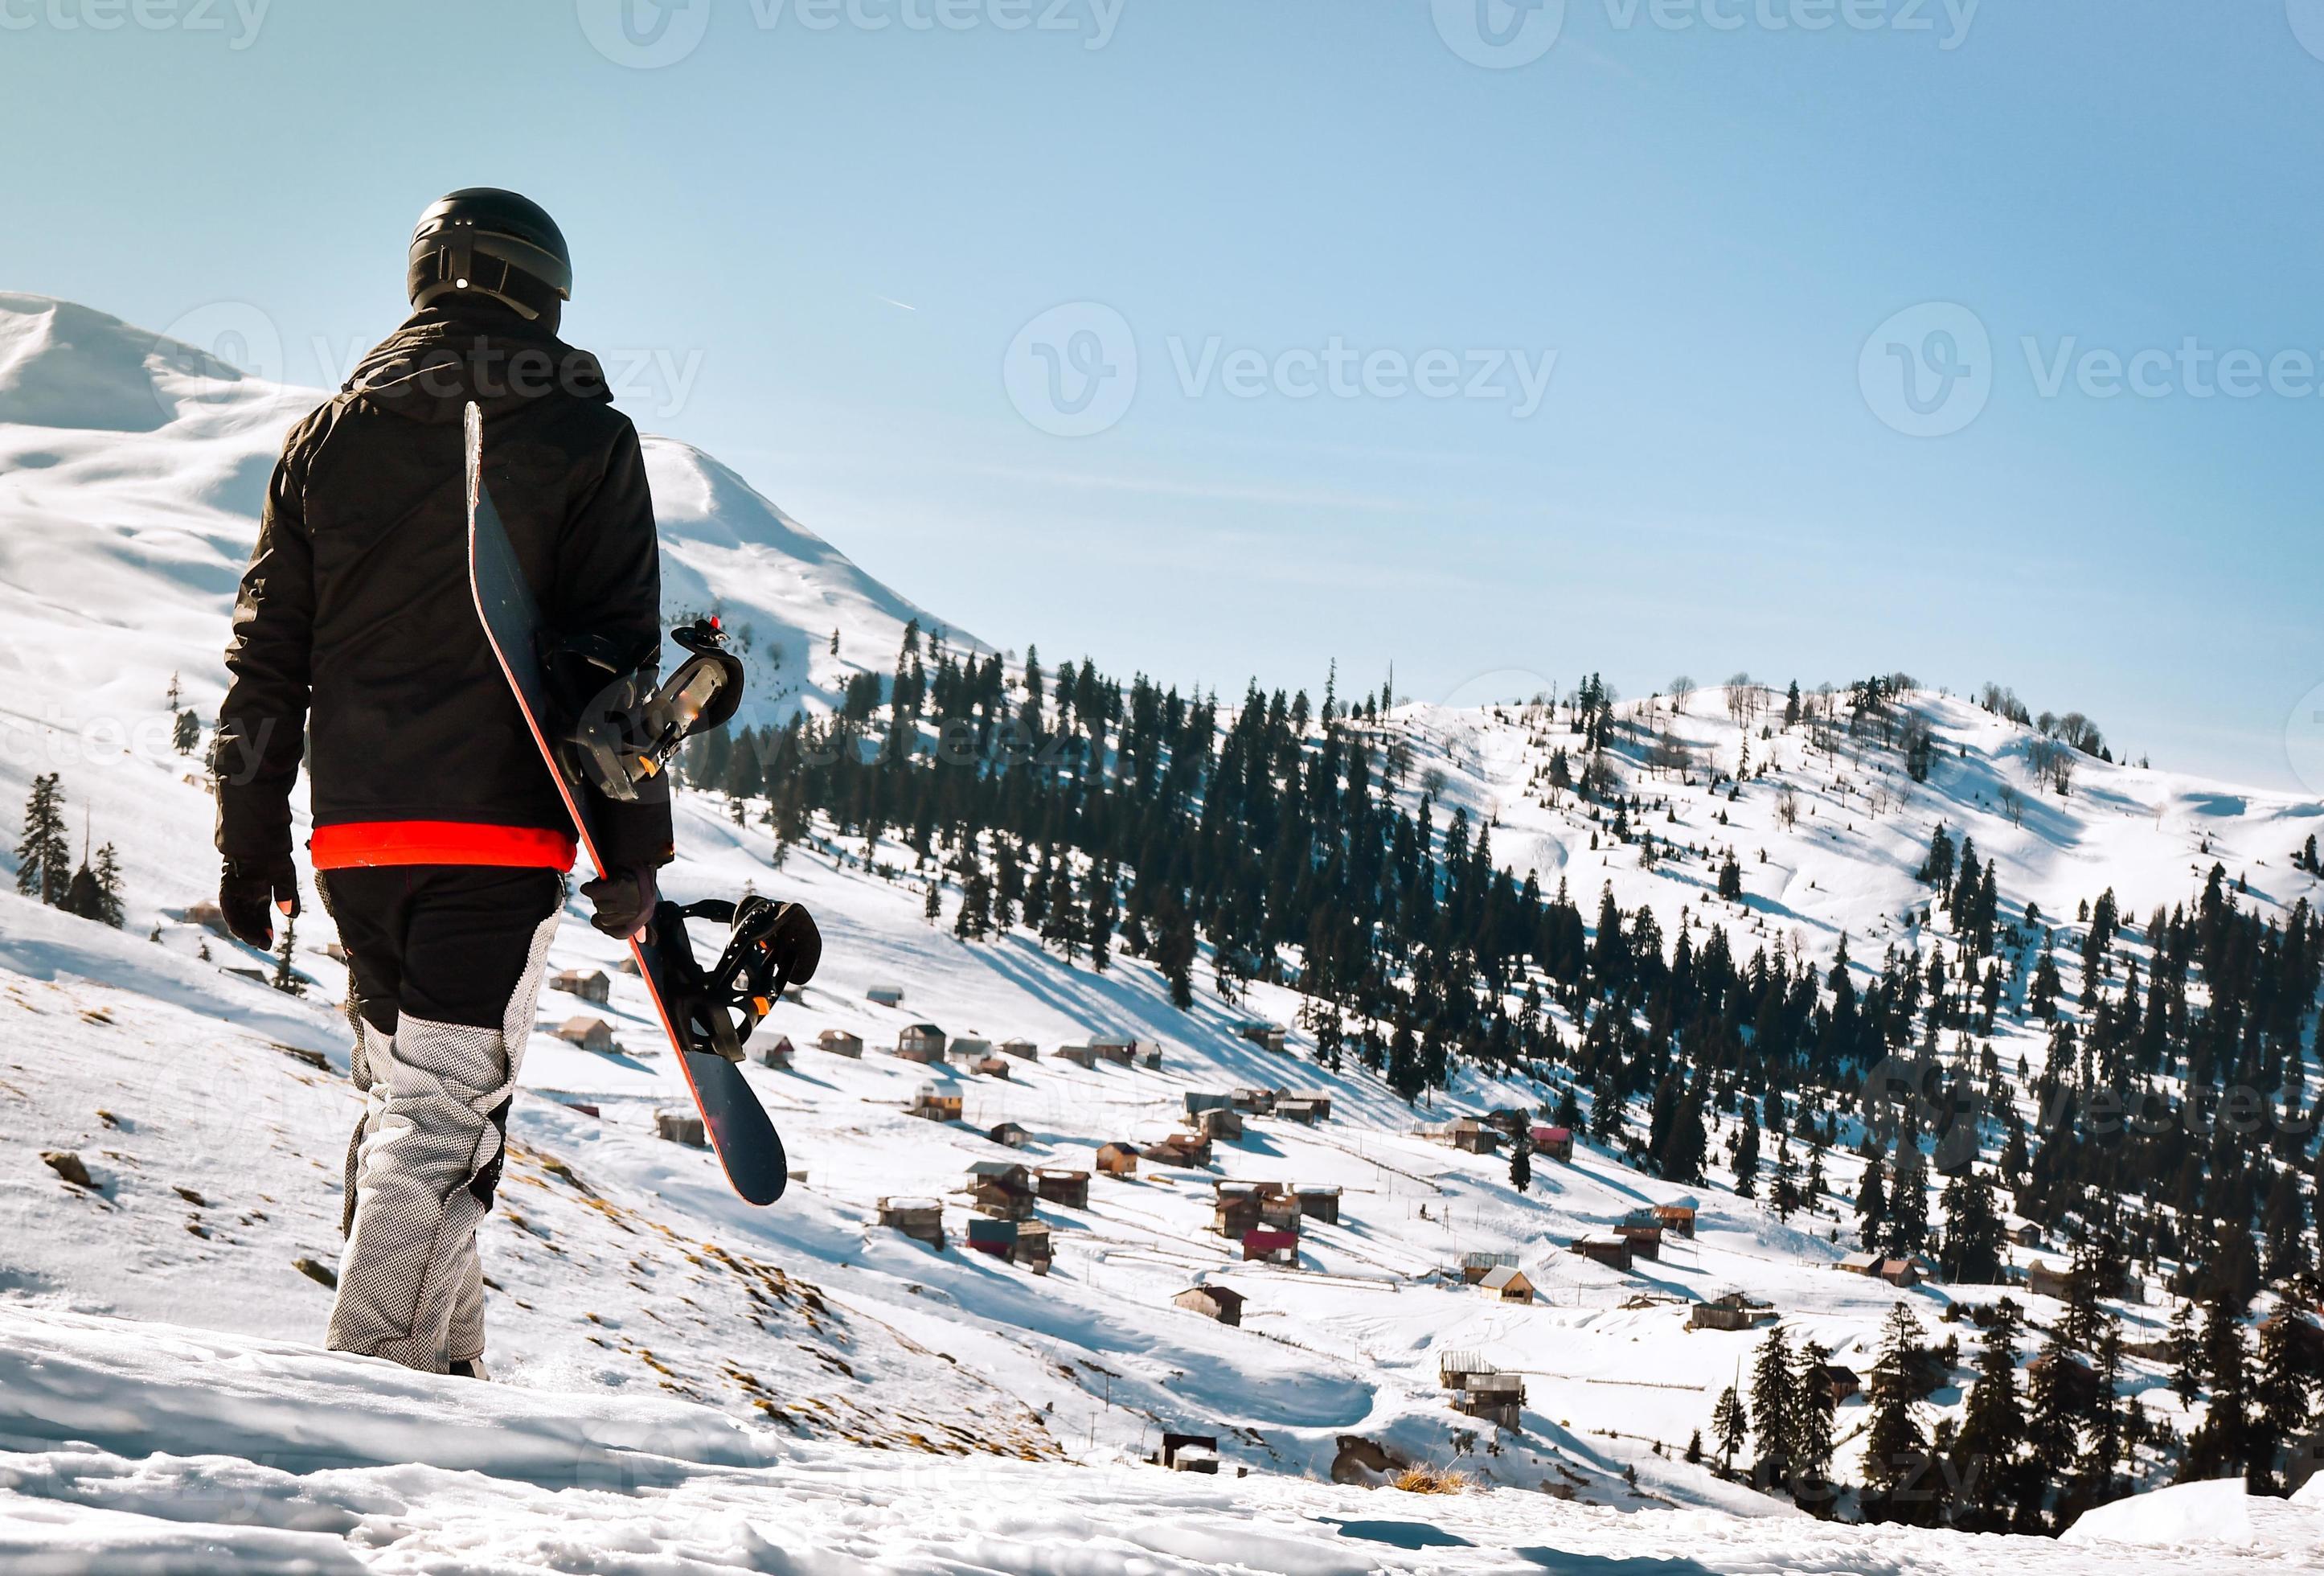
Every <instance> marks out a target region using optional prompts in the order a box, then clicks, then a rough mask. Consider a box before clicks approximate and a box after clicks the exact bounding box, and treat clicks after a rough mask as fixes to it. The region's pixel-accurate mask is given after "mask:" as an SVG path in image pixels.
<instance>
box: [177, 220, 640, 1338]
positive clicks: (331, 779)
mask: <svg viewBox="0 0 2324 1576" xmlns="http://www.w3.org/2000/svg"><path fill="white" fill-rule="evenodd" d="M408 284H409V291H410V301H411V304H412V307H413V309H414V311H413V313H412V315H411V317H410V319H409V320H407V321H406V322H405V323H404V324H403V326H402V327H401V328H400V329H397V330H396V331H395V332H394V333H393V334H392V335H390V336H389V337H388V338H387V339H386V340H385V341H384V342H383V343H382V344H381V345H380V346H379V347H378V348H376V349H374V351H372V352H371V354H370V355H369V356H367V357H365V358H364V361H363V363H362V364H361V366H359V367H358V368H357V370H356V372H355V376H354V377H353V378H352V379H351V380H349V382H348V383H347V385H346V386H345V387H344V388H343V389H342V390H341V391H340V392H339V393H338V394H337V395H335V396H334V397H333V398H332V399H331V400H329V401H328V402H327V403H325V404H323V405H322V406H321V407H320V408H319V409H318V410H316V411H315V412H314V413H312V414H310V415H309V416H308V417H307V418H306V419H305V420H304V421H302V422H300V423H299V424H298V425H297V426H296V427H294V428H293V429H292V430H291V434H290V436H289V438H288V440H286V441H285V443H284V445H283V450H282V455H281V461H280V463H278V464H277V466H276V467H275V469H274V475H273V480H272V484H271V486H270V487H269V489H268V493H267V497H266V505H265V511H264V515H263V521H262V523H261V524H260V528H259V536H258V544H257V548H256V551H255V552H254V554H253V556H252V558H251V561H250V567H249V569H248V570H247V571H246V572H245V573H244V576H243V580H242V589H241V595H240V598H239V599H238V601H237V603H236V605H235V614H234V629H233V634H232V637H231V641H230V643H229V644H228V646H227V648H226V666H227V668H228V669H229V670H230V671H231V673H232V676H233V680H232V684H231V687H230V688H229V689H228V691H227V692H226V700H225V702H224V704H223V706H222V707H221V709H220V717H219V721H218V731H217V754H216V756H215V757H214V759H215V762H216V764H217V801H218V818H217V847H218V851H219V853H220V854H221V855H222V856H223V857H224V859H225V868H224V872H223V874H222V876H221V877H220V880H219V886H218V906H219V909H220V910H221V911H222V913H223V915H224V918H225V920H226V925H227V928H228V929H230V930H231V931H232V932H234V934H235V937H236V938H237V939H239V940H241V941H245V942H247V943H249V944H251V945H253V946H258V947H265V946H268V945H270V944H271V943H272V936H273V923H272V913H271V912H270V911H280V912H281V913H282V914H284V915H285V916H295V915H296V914H297V913H298V912H299V888H298V875H297V869H296V866H295V865H294V863H293V860H292V851H291V809H290V796H291V784H292V783H293V781H294V779H295V778H296V776H297V774H298V772H299V768H300V762H301V758H302V756H304V757H305V758H306V762H307V765H308V769H309V791H310V798H311V802H312V809H313V820H314V833H313V836H312V838H311V839H310V840H309V844H308V848H309V857H310V858H311V861H312V863H313V865H314V867H315V879H316V885H317V888H318V891H319V892H320V894H321V895H322V899H323V903H324V905H325V907H326V908H327V910H328V911H329V913H331V915H332V917H333V918H334V919H335V920H336V921H337V924H338V929H339V936H340V940H341V941H342V942H343V944H344V945H345V946H346V950H347V953H348V968H349V974H350V983H349V1002H348V1017H349V1025H350V1027H351V1028H352V1029H353V1030H354V1032H355V1035H356V1043H355V1052H354V1073H355V1086H356V1087H357V1088H358V1089H361V1090H363V1091H364V1097H365V1108H364V1116H363V1117H362V1119H361V1121H360V1123H359V1124H358V1126H357V1128H356V1131H355V1136H354V1137H353V1138H352V1139H351V1141H350V1143H349V1145H348V1150H347V1160H346V1177H347V1187H346V1194H347V1203H346V1218H345V1220H344V1221H343V1229H344V1230H345V1231H346V1234H347V1245H346V1252H345V1256H344V1257H343V1259H342V1261H341V1264H340V1267H339V1282H338V1291H337V1301H336V1303H334V1305H333V1307H332V1311H331V1322H330V1335H329V1345H330V1346H331V1347H332V1348H333V1349H337V1350H341V1351H351V1352H359V1353H363V1354H365V1355H368V1356H374V1357H383V1358H391V1359H392V1360H393V1361H396V1362H399V1363H402V1364H404V1365H406V1366H408V1367H415V1368H421V1369H428V1370H432V1371H435V1372H438V1373H447V1372H448V1373H455V1374H466V1375H470V1376H473V1377H479V1378H481V1377H484V1289H483V1272H482V1269H481V1266H480V1265H479V1263H478V1261H477V1257H476V1248H475V1232H476V1228H477V1225H478V1224H479V1223H480V1222H481V1221H482V1220H483V1219H484V1216H485V1215H486V1214H488V1213H489V1212H490V1210H491V1207H492V1200H493V1188H494V1185H495V1184H496V1182H498V1180H499V1175H500V1170H501V1160H502V1150H503V1143H504V1140H505V1133H506V1127H507V1117H508V1110H509V1104H510V1099H511V1097H512V1092H513V1090H514V1089H515V1084H516V1077H517V1071H518V1064H519V1061H520V1060H521V1056H522V1053H523V1049H524V1045H525V1042H526V1040H527V1038H528V1037H529V1036H530V1034H531V1032H532V1027H533V1009H534V1003H535V999H536V997H537V995H538V993H539V984H540V974H541V968H542V964H543V961H544V959H545V956H546V953H547V950H548V948H549V938H550V936H551V935H552V934H553V932H555V930H556V927H557V921H558V914H559V913H560V912H561V910H562V909H563V907H564V903H565V896H566V875H567V872H568V871H569V870H570V869H571V868H572V867H573V863H574V857H575V852H576V848H575V836H574V829H573V825H572V821H571V819H570V817H568V816H567V813H566V812H565V810H564V807H563V804H562V802H561V801H560V800H559V798H558V791H557V786H556V783H554V781H553V780H552V779H551V778H550V776H549V772H548V769H547V767H546V766H545V765H543V763H542V761H541V758H540V756H539V752H538V751H537V750H536V749H535V747H534V745H533V743H532V741H531V739H530V737H529V736H528V734H527V731H526V727H525V724H524V721H523V718H522V715H521V712H520V711H519V710H518V708H517V705H516V703H515V700H514V699H513V698H512V695H511V693H510V691H509V688H508V686H507V684H506V683H505V682H504V681H503V677H502V674H501V672H500V669H499V667H498V665H497V663H496V662H495V659H494V658H493V654H492V652H491V650H490V648H489V647H488V646H487V644H486V642H485V638H484V632H483V630H482V628H481V627H480V626H479V624H478V622H477V616H476V610H475V607H474V605H473V603H472V600H471V598H470V594H469V589H468V562H467V527H466V498H465V490H464V486H463V461H464V450H463V434H462V414H463V411H464V408H465V406H466V403H468V402H469V401H471V400H474V401H476V402H478V403H480V404H481V405H482V407H483V409H484V417H485V431H486V432H487V433H488V434H489V436H488V438H487V439H486V442H485V461H486V465H487V467H488V468H489V469H490V471H491V473H492V477H493V491H494V493H495V495H496V497H497V499H498V502H499V505H500V508H501V511H502V514H503V517H504V519H505V522H506V524H507V528H508V532H509V534H510V537H511V539H512V542H513V544H514V546H515V548H516V551H517V552H518V553H519V555H520V556H521V558H522V560H523V561H524V565H525V568H526V571H527V573H528V576H529V577H530V579H531V581H532V583H533V584H534V585H536V586H537V587H539V588H540V589H541V595H542V600H543V603H544V604H545V607H544V612H545V615H546V616H548V617H549V618H550V619H552V620H554V621H555V623H556V625H557V626H558V628H560V629H564V630H569V631H575V632H586V634H587V635H590V636H592V637H594V638H595V640H596V641H597V642H598V643H600V644H601V646H602V648H603V649H606V650H612V651H618V652H620V653H622V654H624V655H623V660H624V661H625V662H626V663H628V664H629V665H630V666H632V667H634V668H636V669H638V670H640V671H641V672H650V671H651V669H652V668H653V666H654V664H655V663H656V661H657V659H658V657H659V650H660V640H661V635H660V613H661V606H660V603H661V596H660V571H659V550H658V545H657V542H656V537H655V533H654V519H653V505H652V500H651V498H650V496H649V494H648V490H647V485H646V473H645V465H644V460H643V457H642V455H641V451H640V449H639V444H638V438H637V433H636V431H635V430H634V429H633V428H632V426H631V424H630V422H629V420H628V419H627V418H626V417H624V416H622V414H620V413H618V412H616V411H615V410H614V409H613V406H612V404H611V403H610V400H611V395H610V394H609V392H608V390H607V388H606V385H605V379H604V374H603V372H602V371H601V369H600V368H599V366H598V364H597V362H596V361H595V358H594V357H591V356H590V355H589V354H588V353H587V352H586V351H582V350H577V349H575V348H572V347H571V346H568V345H567V344H566V343H565V342H564V341H563V340H562V339H560V338H558V332H557V330H558V317H559V313H560V311H561V308H562V306H563V303H564V302H565V301H567V300H569V299H570V295H571V287H572V268H571V263H570V260H569V258H568V256H567V251H566V246H565V239H564V236H562V234H560V233H559V231H558V227H557V226H556V224H555V223H554V222H553V221H552V220H551V219H550V218H549V215H548V214H547V213H545V212H544V211H542V209H540V208H539V207H538V206H537V205H535V204H534V203H532V202H530V201H528V200H527V199H524V198H522V197H520V196H518V195H516V194H515V193H513V192H509V191H501V190H490V189H484V188H474V189H469V190H460V191H455V192H453V193H452V194H450V195H449V196H447V197H446V198H444V199H441V200H440V201H438V202H437V203H435V204H434V205H433V206H431V207H430V208H429V209H428V210H427V211H426V212H425V213H424V214H422V215H421V216H420V224H419V227H418V229H417V231H416V232H415V234H414V236H413V237H412V241H411V247H410V269H409V273H408ZM592 809H593V811H594V820H595V826H596V827H597V828H598V829H599V831H600V834H601V837H602V840H603V845H604V846H603V847H602V848H601V849H600V851H601V852H602V853H603V854H604V856H605V858H606V862H607V865H608V867H609V873H608V875H607V876H606V877H605V878H604V879H602V880H596V881H592V882H589V883H588V884H586V885H584V886H583V887H582V888H581V891H582V894H583V895H585V896H586V897H588V898H589V899H590V900H591V902H592V904H594V905H595V915H594V920H593V922H594V923H595V925H596V927H597V928H598V929H599V930H601V931H604V932H607V933H608V934H611V935H614V936H624V937H626V936H629V935H632V934H634V933H636V932H638V931H639V929H640V928H641V926H643V925H644V924H645V923H646V922H647V920H648V919H649V918H650V916H651V915H652V913H653V912H654V907H655V903H656V900H657V893H656V889H655V872H656V871H657V870H658V869H659V867H661V866H662V865H663V864H665V863H667V862H668V860H669V858H670V851H671V850H670V811H669V793H668V790H667V788H666V787H665V786H664V785H663V784H662V783H661V782H660V780H659V779H655V780H653V781H652V782H651V783H649V784H647V785H646V787H645V790H644V791H643V792H642V793H641V794H640V795H639V797H638V798H637V799H636V800H634V801H633V802H614V801H612V800H609V799H605V798H604V796H603V795H602V794H601V795H597V796H596V798H595V800H593V801H592Z"/></svg>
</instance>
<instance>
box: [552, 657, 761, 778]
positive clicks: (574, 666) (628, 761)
mask: <svg viewBox="0 0 2324 1576" xmlns="http://www.w3.org/2000/svg"><path fill="white" fill-rule="evenodd" d="M670 638H671V639H673V640H675V641H677V642H678V644H680V645H682V646H684V647H685V648H686V649H687V652H689V653H690V655H689V656H687V659H686V660H685V661H684V662H682V663H679V664H678V669H677V671H676V672H672V673H671V674H670V676H669V678H668V679H666V680H664V681H662V682H661V684H660V686H659V688H655V687H654V683H653V675H654V672H655V670H656V668H657V667H658V666H659V663H657V662H656V661H655V660H654V659H653V658H652V657H648V658H647V659H646V660H645V661H643V662H634V661H630V660H627V655H626V654H624V653H623V652H622V651H621V649H620V648H619V647H617V646H616V645H615V644H614V643H613V642H612V641H610V640H607V639H605V638H604V636H602V635H548V634H544V635H542V636H541V639H540V647H541V652H540V655H541V666H542V669H543V671H544V672H546V673H547V674H548V675H549V684H550V687H551V688H552V690H553V691H555V692H556V696H557V699H558V701H559V703H560V704H559V706H558V709H559V710H560V711H561V712H562V713H563V714H564V715H565V716H566V717H568V718H571V719H572V720H571V722H570V724H569V725H568V726H567V728H565V729H564V730H563V732H562V735H561V737H558V739H556V740H555V746H556V751H557V762H558V769H559V770H561V771H562V772H563V773H564V774H565V776H566V778H567V781H569V782H572V783H576V784H579V783H586V784H587V785H588V786H590V787H593V788H595V789H596V790H597V792H598V793H602V794H604V796H605V797H606V798H607V799H611V800H615V801H618V802H622V803H632V802H636V800H637V799H638V797H639V795H640V793H641V790H642V788H643V787H644V785H645V784H646V783H649V782H651V781H653V780H654V779H656V778H658V777H659V776H660V775H661V774H662V772H663V771H664V769H665V768H667V767H668V766H669V761H670V757H671V756H675V755H676V754H677V753H678V746H680V745H682V744H684V743H685V742H686V741H687V739H689V738H691V737H694V736H695V735H696V734H697V733H702V732H705V731H707V730H708V729H710V728H716V727H718V726H719V725H721V724H722V723H724V722H726V721H727V720H728V719H730V718H733V715H734V712H735V709H737V708H738V707H740V706H741V705H742V681H743V672H742V660H741V659H740V658H738V657H736V656H735V655H734V654H733V652H731V651H729V650H728V649H727V647H726V632H725V631H724V629H722V628H721V627H719V624H718V620H717V619H715V618H697V619H696V620H695V621H694V622H693V623H692V624H689V625H687V626H684V627H682V628H679V629H676V630H673V631H671V632H670Z"/></svg>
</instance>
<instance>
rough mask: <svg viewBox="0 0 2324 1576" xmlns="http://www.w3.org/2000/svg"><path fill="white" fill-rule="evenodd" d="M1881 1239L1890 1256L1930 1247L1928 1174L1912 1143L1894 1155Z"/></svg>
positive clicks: (1910, 1254)
mask: <svg viewBox="0 0 2324 1576" xmlns="http://www.w3.org/2000/svg"><path fill="white" fill-rule="evenodd" d="M1882 1241H1883V1242H1884V1243H1885V1245H1886V1253H1887V1254H1888V1256H1890V1257H1892V1258H1910V1257H1912V1256H1914V1254H1916V1253H1920V1252H1923V1250H1925V1249H1926V1248H1927V1247H1928V1246H1929V1174H1928V1168H1927V1167H1926V1166H1925V1165H1923V1163H1922V1161H1921V1151H1920V1149H1919V1147H1918V1146H1917V1145H1911V1144H1907V1145H1904V1149H1903V1151H1902V1153H1900V1154H1898V1155H1897V1157H1896V1176H1895V1182H1894V1183H1893V1184H1892V1185H1891V1186H1890V1188H1889V1190H1888V1219H1887V1224H1886V1227H1885V1228H1883V1232H1882Z"/></svg>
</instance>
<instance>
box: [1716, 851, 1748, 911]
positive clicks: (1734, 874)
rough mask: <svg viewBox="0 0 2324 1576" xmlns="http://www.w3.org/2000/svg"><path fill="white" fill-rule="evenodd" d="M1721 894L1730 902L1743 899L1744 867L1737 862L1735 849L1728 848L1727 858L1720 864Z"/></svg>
mask: <svg viewBox="0 0 2324 1576" xmlns="http://www.w3.org/2000/svg"><path fill="white" fill-rule="evenodd" d="M1719 895H1720V896H1721V897H1723V898H1725V899H1726V900H1727V901H1728V902H1729V903H1740V902H1742V901H1743V867H1742V866H1740V865H1738V864H1737V863H1736V862H1735V850H1734V849H1732V848H1729V849H1728V850H1727V858H1725V859H1724V860H1722V861H1720V866H1719Z"/></svg>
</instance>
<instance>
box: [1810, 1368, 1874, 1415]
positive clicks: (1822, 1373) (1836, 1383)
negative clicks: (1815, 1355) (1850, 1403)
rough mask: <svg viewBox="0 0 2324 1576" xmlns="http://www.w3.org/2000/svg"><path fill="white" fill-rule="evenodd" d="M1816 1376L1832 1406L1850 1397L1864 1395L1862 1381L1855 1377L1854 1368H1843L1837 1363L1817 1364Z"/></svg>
mask: <svg viewBox="0 0 2324 1576" xmlns="http://www.w3.org/2000/svg"><path fill="white" fill-rule="evenodd" d="M1816 1376H1817V1377H1819V1378H1821V1380H1822V1381H1823V1387H1824V1390H1825V1392H1826V1393H1827V1394H1829V1395H1831V1404H1833V1405H1834V1406H1837V1405H1839V1404H1840V1403H1841V1402H1843V1401H1845V1400H1847V1399H1848V1398H1849V1396H1850V1395H1862V1394H1864V1381H1863V1380H1862V1379H1861V1378H1859V1377H1858V1376H1857V1372H1856V1370H1855V1369H1854V1368H1850V1367H1842V1366H1841V1365H1840V1364H1839V1363H1819V1364H1818V1365H1816Z"/></svg>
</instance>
